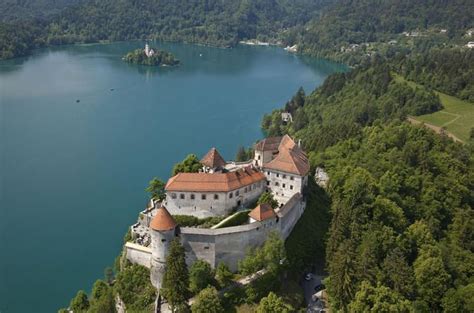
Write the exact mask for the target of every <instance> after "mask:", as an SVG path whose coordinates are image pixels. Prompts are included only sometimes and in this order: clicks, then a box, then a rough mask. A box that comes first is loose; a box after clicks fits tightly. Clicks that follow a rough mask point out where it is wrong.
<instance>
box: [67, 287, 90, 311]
mask: <svg viewBox="0 0 474 313" xmlns="http://www.w3.org/2000/svg"><path fill="white" fill-rule="evenodd" d="M69 309H71V310H73V311H74V312H77V313H80V312H86V311H87V309H89V299H88V298H87V294H86V293H85V291H84V290H79V291H78V292H77V294H76V296H75V297H74V298H73V299H72V300H71V304H69Z"/></svg>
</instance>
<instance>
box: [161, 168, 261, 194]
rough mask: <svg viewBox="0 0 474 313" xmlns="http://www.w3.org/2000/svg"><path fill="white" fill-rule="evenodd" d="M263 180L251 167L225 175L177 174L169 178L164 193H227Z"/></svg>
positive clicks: (258, 172) (259, 173)
mask: <svg viewBox="0 0 474 313" xmlns="http://www.w3.org/2000/svg"><path fill="white" fill-rule="evenodd" d="M263 180H265V175H264V174H263V173H262V172H260V171H258V170H256V169H255V168H253V167H247V168H244V169H240V170H238V171H234V172H226V173H212V174H211V173H179V174H177V175H176V176H173V177H171V178H170V179H169V180H168V183H167V184H166V187H165V190H166V191H178V192H179V191H195V192H229V191H232V190H236V189H239V188H242V187H245V186H248V185H251V184H253V183H256V182H259V181H263Z"/></svg>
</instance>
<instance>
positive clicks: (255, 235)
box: [179, 193, 305, 271]
mask: <svg viewBox="0 0 474 313" xmlns="http://www.w3.org/2000/svg"><path fill="white" fill-rule="evenodd" d="M304 207H305V203H304V202H303V200H302V197H301V195H300V194H299V193H298V194H295V195H294V196H293V197H292V198H291V199H290V200H289V201H288V202H287V203H286V204H285V205H284V206H283V207H282V208H281V209H280V210H279V211H278V212H277V216H278V217H277V218H274V219H270V220H266V221H262V222H254V223H250V224H246V225H241V226H234V227H226V228H219V229H203V228H194V227H181V228H180V234H179V236H180V238H181V242H182V244H183V246H184V248H185V251H186V262H187V263H188V265H191V264H192V263H194V262H195V261H196V260H197V259H202V260H205V261H206V262H208V263H209V264H211V266H212V267H216V266H217V265H218V264H219V263H220V262H224V263H225V264H227V265H228V266H229V268H230V269H231V270H232V271H235V270H237V265H238V261H239V260H241V259H243V258H244V257H245V254H246V252H247V251H248V249H250V248H252V247H257V246H260V245H262V244H263V243H264V242H265V240H266V238H267V237H268V233H269V232H271V231H277V232H279V233H280V234H281V236H282V238H283V239H286V238H287V237H288V236H289V234H290V233H291V231H292V230H293V227H294V226H295V224H296V222H297V221H298V220H299V218H300V217H301V214H302V213H303V211H304Z"/></svg>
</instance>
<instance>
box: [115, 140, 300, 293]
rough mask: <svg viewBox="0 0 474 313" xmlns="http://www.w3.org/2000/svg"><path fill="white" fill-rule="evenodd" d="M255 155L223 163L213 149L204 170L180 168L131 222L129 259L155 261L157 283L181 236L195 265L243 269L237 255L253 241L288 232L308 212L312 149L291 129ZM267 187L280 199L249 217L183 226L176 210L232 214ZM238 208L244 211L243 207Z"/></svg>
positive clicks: (194, 213) (198, 214)
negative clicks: (232, 223)
mask: <svg viewBox="0 0 474 313" xmlns="http://www.w3.org/2000/svg"><path fill="white" fill-rule="evenodd" d="M254 148H255V155H254V159H252V160H249V161H248V162H242V163H235V162H229V163H227V162H225V160H224V159H223V158H222V156H221V155H220V154H219V152H218V151H217V150H216V149H215V148H212V149H211V150H210V151H209V152H208V153H207V154H206V155H205V156H204V157H203V158H202V159H201V163H202V164H203V169H202V171H201V172H199V173H179V174H177V175H175V176H173V177H171V178H170V179H169V180H168V182H167V184H166V187H165V191H166V199H165V200H164V201H163V202H162V203H160V202H157V201H151V202H150V206H149V207H148V208H147V209H146V210H145V211H143V212H141V213H140V218H139V220H138V223H136V224H135V225H133V226H132V227H131V230H132V237H133V238H134V242H127V243H126V244H125V247H124V251H125V256H126V258H127V259H128V260H129V261H131V262H132V263H138V264H141V265H144V266H146V267H148V268H150V271H151V281H152V283H153V285H154V286H155V287H156V288H157V289H158V290H159V289H160V287H161V283H162V278H163V275H164V272H165V261H166V256H167V254H168V248H169V243H170V242H171V241H172V240H173V239H174V238H179V239H180V241H181V243H182V245H183V247H184V249H185V254H186V263H187V264H188V265H189V266H190V265H191V264H193V263H194V262H195V261H196V260H198V259H201V260H205V261H206V262H208V263H209V264H210V265H211V266H212V267H216V266H217V265H218V264H219V263H220V262H223V263H225V264H227V265H228V266H229V268H230V269H231V270H232V271H235V270H237V264H238V261H239V260H241V259H243V258H244V257H245V253H246V251H247V250H248V249H249V248H251V247H258V246H260V245H262V244H263V243H264V242H265V240H266V238H267V236H268V234H269V232H271V231H276V232H278V233H280V235H281V237H282V239H286V238H287V237H288V236H289V234H290V233H291V231H292V229H293V227H294V226H295V224H296V222H297V221H298V220H299V218H300V217H301V215H302V214H303V212H304V209H305V206H306V203H305V200H304V197H303V189H304V187H305V186H306V184H307V181H308V173H309V162H308V158H307V157H306V154H305V153H304V152H303V150H302V149H301V147H300V146H299V145H297V144H296V143H295V142H294V140H293V139H292V138H291V137H289V136H283V137H272V138H267V139H264V140H262V141H260V142H258V143H257V144H256V145H255V147H254ZM265 191H270V192H272V193H273V195H274V197H275V199H277V200H278V202H279V205H278V207H276V208H272V207H271V206H270V205H268V204H261V205H257V206H256V207H255V208H254V209H253V210H251V211H250V212H249V213H248V221H247V223H244V224H243V225H239V226H232V227H215V226H218V225H215V226H213V227H211V228H197V227H180V225H178V224H177V223H176V221H175V219H174V218H173V215H178V214H179V215H182V214H184V215H192V216H196V217H207V216H227V215H230V214H231V213H232V212H233V211H237V212H239V210H241V209H243V208H245V207H246V206H248V205H249V204H251V203H255V201H256V200H257V199H258V197H259V196H260V195H261V194H262V193H263V192H265ZM237 214H239V213H237Z"/></svg>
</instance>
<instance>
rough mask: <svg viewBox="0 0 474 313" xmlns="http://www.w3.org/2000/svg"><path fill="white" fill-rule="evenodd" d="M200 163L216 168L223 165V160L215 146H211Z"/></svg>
mask: <svg viewBox="0 0 474 313" xmlns="http://www.w3.org/2000/svg"><path fill="white" fill-rule="evenodd" d="M201 163H202V164H203V165H204V166H207V167H210V168H218V167H224V166H225V160H224V158H223V157H222V156H221V155H220V153H219V152H218V151H217V149H216V148H212V149H211V150H209V152H208V153H207V154H206V155H205V156H204V157H203V158H202V159H201Z"/></svg>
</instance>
